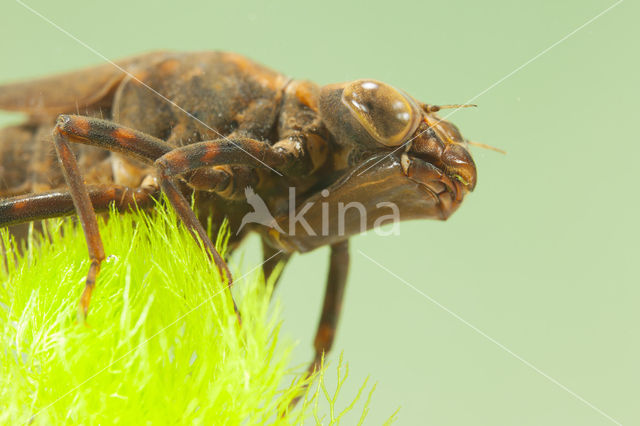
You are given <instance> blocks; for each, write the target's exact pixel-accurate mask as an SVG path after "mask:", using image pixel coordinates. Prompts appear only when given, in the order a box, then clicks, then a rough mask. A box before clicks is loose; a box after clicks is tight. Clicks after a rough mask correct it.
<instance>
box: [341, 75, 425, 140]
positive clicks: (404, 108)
mask: <svg viewBox="0 0 640 426" xmlns="http://www.w3.org/2000/svg"><path fill="white" fill-rule="evenodd" d="M342 102H343V103H344V104H345V105H346V106H347V108H349V110H350V111H351V113H352V114H353V115H354V116H355V118H356V119H357V120H358V122H359V123H360V124H361V125H362V127H364V128H365V129H366V131H367V133H369V134H370V135H371V136H372V137H373V138H374V139H375V140H376V141H378V142H380V143H381V144H383V145H386V146H398V145H400V144H401V143H402V142H403V141H404V140H405V139H406V138H407V137H408V136H409V135H410V134H412V133H413V132H414V131H415V130H416V129H417V128H418V124H420V117H421V114H420V113H419V109H418V107H417V105H416V104H415V102H414V101H413V100H412V99H411V98H409V97H408V96H406V95H404V94H403V93H401V92H400V91H398V90H396V89H395V88H393V87H391V86H389V85H388V84H384V83H381V82H379V81H375V80H357V81H354V82H353V83H351V84H349V85H348V86H347V87H345V89H344V92H343V93H342Z"/></svg>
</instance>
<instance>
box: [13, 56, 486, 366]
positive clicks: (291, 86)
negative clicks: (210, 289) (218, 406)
mask: <svg viewBox="0 0 640 426" xmlns="http://www.w3.org/2000/svg"><path fill="white" fill-rule="evenodd" d="M440 108H441V107H437V106H433V105H427V104H423V103H420V102H418V101H416V100H415V99H413V98H412V97H410V96H409V95H407V94H405V93H404V92H402V91H399V90H397V89H395V88H393V87H391V86H389V85H387V84H384V83H380V82H377V81H374V80H357V81H353V82H349V83H341V84H332V85H327V86H323V87H319V86H318V85H316V84H314V83H312V82H308V81H300V80H291V79H289V78H287V77H286V76H284V75H282V74H280V73H278V72H275V71H272V70H270V69H267V68H265V67H263V66H261V65H259V64H256V63H254V62H252V61H250V60H248V59H246V58H244V57H242V56H239V55H236V54H231V53H220V52H198V53H195V52H194V53H171V52H158V53H151V54H147V55H142V56H138V57H134V58H130V59H127V60H123V61H120V62H118V63H117V65H116V66H113V64H106V65H103V66H100V67H95V68H92V69H87V70H84V71H78V72H73V73H68V74H63V75H59V76H54V77H48V78H43V79H40V80H36V81H31V82H25V83H14V84H7V85H4V86H0V109H4V110H9V111H20V112H24V113H27V114H28V115H29V119H28V120H27V121H26V122H25V123H24V124H21V125H18V126H13V127H8V128H5V129H2V130H1V131H0V166H1V167H0V226H13V225H16V224H19V223H23V222H29V221H35V220H40V219H44V218H50V217H57V216H64V215H68V214H73V213H77V215H78V216H79V219H80V221H81V224H82V226H83V228H84V231H85V235H86V239H87V245H88V248H89V256H90V260H91V263H90V269H89V272H88V274H87V280H86V286H85V289H84V292H83V293H82V296H81V300H80V309H81V311H82V312H83V313H84V315H86V314H87V311H88V308H89V300H90V297H91V292H92V290H93V288H94V286H95V282H96V278H97V276H98V272H99V270H100V264H101V262H102V261H103V260H104V259H105V253H104V250H103V247H102V241H101V239H100V235H99V232H98V227H97V222H96V214H95V212H104V211H106V210H108V208H109V206H110V205H112V204H115V206H116V208H117V209H118V210H120V211H126V210H129V209H131V208H133V207H134V206H137V207H139V208H152V207H154V206H155V203H154V198H156V197H157V196H158V195H159V194H160V192H161V191H162V192H164V193H165V194H166V196H167V199H168V200H169V202H170V203H171V205H172V206H173V207H174V208H175V210H176V211H177V213H178V215H179V217H180V218H181V220H182V221H183V222H184V223H185V225H186V226H187V227H188V228H189V229H190V231H191V232H192V234H194V235H197V236H198V237H199V238H200V240H201V241H202V242H203V244H204V245H205V246H206V247H205V248H206V250H207V252H208V254H209V255H210V257H211V258H212V260H213V261H214V262H215V264H216V265H217V267H218V269H219V271H220V273H221V275H222V276H223V277H226V279H227V282H228V283H229V285H230V284H231V273H230V272H229V270H228V269H227V266H226V263H225V261H224V260H223V259H222V258H221V257H220V255H219V254H218V253H217V251H216V249H215V247H214V246H213V244H212V243H211V240H210V237H211V235H207V233H206V231H205V230H204V228H203V226H202V223H206V222H207V221H208V220H209V219H211V220H212V223H213V225H214V226H213V230H212V233H213V235H216V233H217V232H218V228H219V226H220V225H221V223H222V221H223V219H224V218H225V217H227V218H228V219H229V222H230V228H231V232H232V236H231V240H230V249H233V248H234V247H235V246H236V245H237V244H238V243H239V242H240V240H241V239H242V237H243V236H244V235H246V234H247V232H250V231H256V232H258V233H260V234H261V236H262V241H263V248H264V259H265V263H264V265H263V268H264V273H265V276H267V277H268V276H269V275H270V274H271V273H272V271H273V268H274V266H275V265H276V264H277V263H278V262H286V261H287V260H288V259H289V257H290V256H291V254H292V253H294V252H306V251H309V250H313V249H314V248H317V247H320V246H324V245H329V246H330V247H331V259H330V268H329V276H328V281H327V290H326V294H325V299H324V305H323V308H322V316H321V319H320V324H319V326H318V331H317V335H316V338H315V350H316V356H315V358H314V360H313V362H312V365H311V367H310V369H313V368H315V367H317V365H318V363H319V361H320V358H321V356H322V353H323V352H327V351H329V349H330V348H331V345H332V342H333V338H334V334H335V328H336V323H337V321H338V315H339V311H340V306H341V303H342V295H343V291H344V286H345V283H346V279H347V269H348V262H349V254H348V240H349V237H350V236H352V235H354V234H357V233H360V232H363V231H364V230H367V229H370V228H372V227H374V226H375V225H376V224H377V223H378V222H377V221H378V220H379V219H380V218H381V217H382V216H383V214H388V213H389V211H388V210H384V209H379V208H377V206H378V205H379V203H381V202H386V203H391V204H393V205H395V206H397V212H398V214H399V217H398V219H401V220H405V219H418V218H424V219H442V220H444V219H447V218H448V217H449V216H450V215H451V214H452V213H453V212H454V211H455V210H456V209H457V208H458V206H459V205H460V203H461V202H462V200H463V198H464V196H465V195H466V194H467V193H468V192H469V191H472V190H473V189H474V187H475V185H476V168H475V165H474V162H473V159H472V158H471V155H470V154H469V151H468V148H467V147H468V144H467V141H466V140H465V139H464V138H463V137H462V136H461V134H460V133H459V131H458V129H457V128H456V127H455V126H454V125H453V124H451V123H449V122H447V121H444V120H440V119H439V118H438V117H437V116H436V112H437V111H438V109H440ZM72 113H75V114H76V115H71V114H72ZM80 113H82V115H77V114H80ZM54 148H55V151H56V153H57V156H58V159H59V161H60V163H61V165H62V167H61V168H59V167H58V166H57V164H54V163H55V160H54V159H55V156H54V155H53V149H54ZM61 172H62V173H61ZM65 181H66V185H65ZM247 188H249V189H247ZM245 193H246V194H247V199H249V195H251V197H252V198H254V201H255V197H258V198H259V199H260V200H262V206H263V207H266V208H267V209H268V211H269V212H270V214H272V215H273V216H269V217H271V218H275V219H273V220H272V221H271V222H265V221H260V220H254V221H247V220H244V221H243V218H245V217H250V216H247V214H254V213H256V212H257V211H258V208H257V207H256V205H257V204H256V203H258V202H257V201H256V202H252V203H251V204H252V205H253V206H254V207H255V208H256V212H253V209H252V207H251V206H250V205H249V203H248V202H247V199H245ZM292 194H293V195H294V196H295V200H296V201H295V202H292V198H290V197H291V195H292ZM191 196H194V197H195V204H194V205H195V211H193V210H191V208H190V204H189V202H188V201H187V200H188V199H189V198H190V197H191ZM248 201H249V202H251V200H248ZM340 203H342V207H344V206H345V205H349V203H359V206H361V207H359V208H352V209H346V210H345V209H344V208H343V210H342V212H340V211H339V209H338V210H336V208H335V207H336V206H338V207H340ZM258 204H259V203H258ZM362 212H364V213H365V217H364V218H363V217H362ZM340 213H342V215H343V216H342V217H340ZM292 217H293V219H294V220H292ZM299 217H303V218H304V220H297V219H296V218H299ZM310 228H311V229H310Z"/></svg>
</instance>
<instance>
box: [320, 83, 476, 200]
mask: <svg viewBox="0 0 640 426" xmlns="http://www.w3.org/2000/svg"><path fill="white" fill-rule="evenodd" d="M319 108H320V114H321V115H322V118H323V121H324V123H325V124H326V126H327V128H328V129H329V131H330V132H331V134H332V135H333V136H334V138H335V141H336V142H337V143H338V144H340V145H342V146H353V147H359V148H360V149H364V150H367V151H368V150H371V152H372V153H373V154H372V155H376V154H378V153H380V152H385V151H386V152H390V153H392V154H393V155H394V156H396V157H400V156H402V155H403V156H404V157H403V160H402V164H403V168H404V170H405V174H407V177H409V178H411V177H412V176H410V173H409V172H410V171H412V170H413V171H414V172H417V170H418V169H421V168H422V169H425V168H429V166H423V167H420V166H418V164H421V163H427V164H429V165H430V166H434V167H435V168H437V169H438V170H439V171H440V172H442V174H444V175H445V177H447V178H449V179H450V180H452V181H453V182H454V184H455V185H456V186H457V187H458V192H461V194H459V195H457V196H456V198H457V199H458V200H459V201H461V200H462V198H461V197H462V196H463V195H464V194H462V192H464V193H466V192H468V191H472V190H473V189H474V187H475V185H476V179H477V174H476V167H475V163H474V161H473V158H472V157H471V154H470V153H469V151H468V144H467V142H466V140H465V139H464V138H463V137H462V135H461V134H460V131H459V130H458V128H457V127H456V126H455V125H453V124H452V123H450V122H448V121H445V120H442V119H440V118H439V117H438V116H437V115H436V111H438V110H439V107H435V106H431V105H426V104H422V103H420V102H417V101H416V100H414V99H413V98H412V97H410V96H409V95H407V94H406V93H404V92H402V91H400V90H397V89H395V88H393V87H392V86H389V85H388V84H385V83H381V82H379V81H375V80H356V81H353V82H350V83H338V84H332V85H327V86H324V87H323V88H322V89H321V92H320V100H319ZM434 173H435V172H434ZM415 178H416V177H415V175H414V180H415Z"/></svg>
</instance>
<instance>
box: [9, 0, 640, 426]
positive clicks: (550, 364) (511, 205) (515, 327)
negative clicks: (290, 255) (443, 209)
mask: <svg viewBox="0 0 640 426" xmlns="http://www.w3.org/2000/svg"><path fill="white" fill-rule="evenodd" d="M614 3H615V2H614V1H604V0H602V1H565V2H556V1H543V2H531V1H527V2H520V1H515V2H514V1H494V0H485V1H481V2H475V1H447V2H444V1H439V2H422V1H416V2H413V3H412V2H403V1H395V2H389V1H368V2H350V3H347V2H344V3H342V2H328V1H325V2H313V3H306V2H302V1H270V2H232V1H227V2H189V1H184V2H167V1H158V0H155V1H145V2H134V1H110V2H102V1H100V2H98V1H56V2H50V1H45V0H38V1H36V0H30V1H27V4H29V5H30V6H31V7H33V8H35V9H36V10H38V11H39V12H40V13H42V14H43V15H44V16H46V17H47V18H49V19H51V20H52V21H53V22H55V23H56V24H57V25H59V26H60V27H62V28H64V29H65V30H67V31H69V32H70V33H71V34H73V35H74V36H76V37H77V38H78V39H80V40H82V41H83V42H84V43H86V44H87V45H89V46H91V47H92V48H94V49H96V50H97V51H99V52H100V53H102V54H103V55H104V56H106V57H108V58H109V59H117V58H120V57H123V56H127V55H131V54H135V53H139V52H143V51H147V50H151V49H188V50H195V49H222V50H229V51H235V52H239V53H242V54H245V55H247V56H249V57H251V58H253V59H256V60H258V61H260V62H262V63H264V64H267V65H269V66H271V67H273V68H275V69H278V70H281V71H283V72H285V73H286V74H288V75H291V76H293V77H296V78H305V79H310V80H314V81H316V82H318V83H322V84H325V83H330V82H336V81H344V80H352V79H356V78H365V77H371V78H375V79H378V80H382V81H385V82H388V83H390V84H393V85H394V86H396V87H399V88H402V89H404V90H406V91H407V92H409V93H410V94H411V95H413V96H414V97H416V98H417V99H420V100H422V101H424V102H427V103H436V104H437V103H462V102H466V101H468V100H470V99H472V98H474V97H476V96H477V95H478V94H481V95H480V96H479V97H477V99H474V103H477V104H479V108H478V109H474V110H462V111H458V112H456V113H455V115H454V116H452V117H451V120H452V121H454V122H455V123H456V124H458V125H459V127H460V128H461V129H462V130H463V133H464V134H465V136H466V137H468V138H470V139H472V140H477V141H481V142H485V143H489V144H492V145H495V146H498V147H500V148H503V149H506V150H507V151H508V155H506V156H502V155H500V154H496V153H493V152H490V151H484V150H480V149H476V150H474V157H475V159H476V162H477V165H478V170H479V183H478V187H477V189H476V191H475V192H474V193H473V194H472V195H471V196H469V197H468V199H467V200H466V201H465V203H464V204H463V206H462V207H461V209H460V210H459V211H458V212H457V213H456V214H455V215H454V216H453V217H452V218H451V219H450V220H449V221H447V222H444V223H440V222H410V223H403V224H402V225H401V228H400V233H401V235H399V236H397V237H380V236H377V235H375V233H370V234H368V235H364V236H359V237H357V238H355V239H354V240H353V242H352V269H351V276H350V281H349V286H348V288H347V292H346V300H345V303H344V307H343V308H344V310H343V312H344V314H343V317H342V319H341V325H340V328H339V333H338V338H337V341H336V343H335V346H334V348H335V352H334V353H333V355H332V356H331V359H332V360H334V362H335V360H336V359H337V355H338V353H339V352H340V351H344V355H345V359H346V360H348V361H349V363H350V366H351V379H350V380H349V383H348V389H346V390H347V391H349V392H353V391H355V389H356V388H357V386H358V385H359V384H360V383H361V382H362V380H363V379H364V377H366V376H367V375H369V374H370V375H371V376H372V378H373V379H374V380H375V381H377V382H378V389H377V391H376V393H375V395H374V400H373V404H372V409H371V413H370V416H369V418H368V422H367V423H368V424H380V423H382V421H383V419H385V418H387V417H388V416H389V415H390V414H391V413H392V412H393V411H394V410H395V409H396V408H397V407H399V406H401V407H402V408H401V411H400V415H399V422H398V424H406V425H412V424H430V425H431V424H433V425H436V424H437V425H466V424H477V425H512V424H531V425H534V424H535V425H540V424H553V425H566V424H579V425H600V424H613V423H614V420H612V419H609V418H607V417H606V416H610V417H611V418H613V419H615V421H618V422H620V423H623V424H639V423H640V404H638V401H639V400H640V391H639V382H640V367H639V365H640V341H639V334H638V327H639V324H640V313H639V310H638V305H639V303H640V286H638V283H639V282H640V280H639V279H638V252H639V250H638V236H639V228H640V226H639V225H638V217H639V216H640V203H638V201H637V195H636V193H637V189H636V188H637V184H636V182H637V175H638V171H637V170H638V167H637V164H636V161H637V160H638V159H639V158H640V155H639V154H640V147H639V145H640V141H638V137H637V136H636V134H637V132H636V126H637V124H638V112H639V108H638V94H640V93H639V92H640V90H639V88H640V85H639V82H638V65H640V60H639V55H638V49H637V41H638V40H640V31H639V30H638V17H639V16H640V14H639V12H640V8H639V7H638V4H637V2H635V1H632V0H627V1H624V2H622V3H620V4H619V5H617V6H616V7H614V8H613V9H612V10H610V11H609V12H608V13H606V14H604V15H603V16H602V17H600V18H599V19H597V20H595V21H593V22H592V23H591V24H589V25H588V26H586V27H584V28H583V29H581V30H580V31H578V32H576V33H575V34H574V35H572V36H571V37H569V38H568V39H566V40H565V41H563V42H561V43H560V44H558V45H556V46H555V47H553V48H552V49H550V50H549V51H548V52H546V53H545V54H543V55H542V56H540V57H539V58H537V59H536V60H534V61H533V62H531V63H529V64H528V65H526V66H524V67H522V68H521V69H519V70H518V71H517V72H515V73H514V74H512V75H511V76H509V77H508V78H506V79H504V80H503V81H501V82H499V81H500V80H501V79H503V78H504V77H505V76H508V75H509V74H510V73H512V72H513V71H515V70H517V69H518V68H519V67H520V66H521V65H523V64H525V63H526V62H527V61H530V60H531V59H532V58H534V57H535V56H536V55H538V54H539V53H540V52H542V51H544V50H545V49H547V48H549V47H550V46H552V45H553V44H554V43H556V42H558V41H559V40H561V39H562V38H563V37H565V36H566V35H568V34H569V33H571V32H572V31H574V30H575V29H576V28H578V27H580V26H581V25H583V24H584V23H585V22H587V21H588V20H590V19H591V18H593V17H594V16H596V15H597V14H599V13H600V12H602V11H603V10H605V9H606V8H608V7H609V6H611V5H613V4H614ZM0 22H1V23H2V24H1V25H0V40H1V41H0V58H2V62H1V63H2V66H1V67H0V81H2V82H6V81H11V80H16V79H24V78H28V77H33V76H40V75H45V74H49V73H52V72H55V71H63V70H68V69H73V68H77V67H81V66H86V65H89V64H96V63H101V62H102V59H101V58H99V57H98V56H96V55H95V54H94V53H92V52H91V51H90V50H88V49H87V48H86V47H83V46H82V45H81V44H79V43H78V42H77V41H74V40H73V39H72V38H70V37H69V36H68V35H65V34H63V33H62V32H60V31H59V30H57V29H56V28H54V27H53V26H52V25H51V24H49V23H47V22H46V21H44V20H43V19H42V18H40V17H38V16H36V15H34V14H33V13H32V12H30V11H29V10H27V9H25V8H24V7H23V6H21V5H19V4H18V3H15V2H13V1H12V0H5V1H3V2H2V3H1V4H0ZM497 82H499V83H498V84H495V83H497ZM494 84H495V85H494ZM489 88H490V89H489ZM486 89H489V90H486ZM18 118H19V117H18V116H16V115H10V114H3V115H1V116H0V121H1V122H2V123H9V122H13V121H16V120H17V119H18ZM327 254H328V252H327V250H326V249H321V250H318V251H316V252H313V253H311V254H307V255H304V256H296V257H295V258H294V259H293V261H292V262H291V264H290V265H289V267H288V268H287V270H286V271H285V275H284V279H283V281H282V282H281V283H280V287H279V289H278V292H277V296H278V297H279V298H280V299H281V301H282V305H283V307H284V332H285V334H286V335H287V336H289V338H291V339H296V340H299V341H300V345H299V347H298V350H297V352H296V354H295V356H296V359H295V362H296V363H303V362H304V361H306V360H307V359H310V358H311V355H312V351H311V342H312V339H313V333H314V332H315V326H316V323H317V319H318V315H319V310H320V304H321V300H322V294H323V291H324V290H323V287H324V277H325V270H326V268H327ZM363 254H364V255H363ZM365 255H366V256H369V257H370V258H372V259H374V260H375V261H376V262H379V263H380V264H382V265H384V267H385V268H388V270H390V271H392V272H393V273H394V274H396V275H397V276H399V277H401V278H402V280H404V281H405V282H406V283H409V284H410V285H412V286H414V287H416V288H417V289H419V290H420V291H421V292H423V293H424V294H426V295H428V297H430V298H433V300H435V301H437V304H435V303H433V302H432V301H430V300H429V299H428V298H426V297H424V296H422V295H420V294H419V293H417V292H416V291H414V290H413V289H411V288H410V287H408V286H407V284H406V283H405V282H403V281H402V280H399V279H398V278H396V277H394V276H393V275H391V274H389V273H388V272H386V271H385V270H383V269H381V268H380V267H379V266H377V265H376V264H375V263H373V262H372V261H371V260H369V259H368V258H367V257H365ZM258 261H259V250H258V245H257V241H256V240H255V239H253V240H251V241H249V242H248V244H247V245H246V247H245V249H244V258H243V260H242V263H243V265H244V266H243V267H244V268H245V269H248V268H249V267H251V266H253V265H254V264H255V263H256V262H258ZM563 387H566V388H563ZM567 389H569V390H570V391H571V392H573V393H574V394H572V393H570V392H569V391H568V390H567ZM576 395H577V396H579V397H576ZM579 398H583V399H584V400H580V399H579ZM594 407H597V409H596V408H594ZM598 410H601V411H602V413H605V414H602V413H600V412H598ZM350 421H351V420H349V419H348V420H347V421H346V422H345V423H346V424H349V422H350Z"/></svg>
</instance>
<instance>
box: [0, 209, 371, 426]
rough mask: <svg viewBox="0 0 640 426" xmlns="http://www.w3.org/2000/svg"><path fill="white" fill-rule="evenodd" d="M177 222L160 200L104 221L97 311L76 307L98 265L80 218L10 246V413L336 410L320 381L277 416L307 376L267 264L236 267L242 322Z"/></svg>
mask: <svg viewBox="0 0 640 426" xmlns="http://www.w3.org/2000/svg"><path fill="white" fill-rule="evenodd" d="M175 223H176V218H175V217H174V216H173V214H172V213H171V212H167V211H164V210H160V213H159V214H156V215H154V216H151V217H149V216H146V215H144V214H135V215H134V214H132V215H125V216H118V217H116V216H115V215H114V216H113V217H112V218H111V219H110V220H109V222H108V225H104V224H101V230H102V236H103V240H104V244H105V250H106V253H107V254H110V255H111V256H110V257H109V258H108V259H107V261H106V262H105V263H104V264H103V267H102V271H101V273H100V276H99V280H98V285H97V287H96V289H95V291H94V295H93V300H92V301H91V308H90V313H89V318H88V322H87V324H83V322H82V321H80V322H79V321H78V317H77V303H78V300H79V296H80V293H81V292H82V288H83V281H84V277H85V274H86V271H87V269H88V259H87V254H86V253H87V252H86V244H85V241H84V236H83V234H82V231H81V230H80V229H79V228H78V227H77V226H75V225H73V224H72V223H71V222H70V221H63V220H53V221H50V222H49V223H48V225H47V229H48V233H47V235H48V236H47V237H41V236H38V237H32V238H30V241H29V243H28V244H27V246H26V248H25V250H24V255H20V256H19V255H17V254H16V250H10V251H9V253H8V254H7V256H8V262H7V263H6V264H5V265H4V267H3V268H0V282H1V283H3V284H2V285H1V286H0V345H1V350H0V423H2V424H20V423H22V424H24V423H26V422H30V423H31V424H36V425H39V424H141V423H148V424H206V425H209V424H231V425H235V424H240V423H243V424H270V423H274V422H275V423H283V424H288V423H296V424H300V423H303V421H304V420H305V419H309V420H310V421H312V422H313V421H316V422H325V421H330V422H331V424H337V423H338V422H339V417H340V414H336V412H335V407H336V406H337V404H336V403H337V397H335V396H331V397H329V393H328V392H327V390H326V389H325V387H324V381H316V385H313V386H312V387H311V390H310V391H309V392H308V393H307V395H306V397H305V399H304V403H302V404H299V407H298V408H297V409H296V410H294V411H293V412H291V413H287V414H286V415H285V416H284V417H282V418H278V416H277V414H276V413H278V412H281V411H282V410H283V409H284V408H285V407H287V406H288V403H289V401H291V399H293V398H294V397H295V396H296V395H298V394H299V393H301V392H302V391H303V389H304V383H303V382H302V380H301V374H300V371H299V369H298V370H296V371H295V372H294V371H292V370H291V369H290V368H289V358H290V354H291V351H292V349H293V344H292V343H290V342H287V343H283V342H280V341H279V321H280V320H279V317H278V312H277V310H276V311H275V312H274V309H271V308H270V303H269V300H270V292H271V288H272V286H271V285H265V283H264V282H263V279H262V278H261V273H260V270H259V268H256V269H255V270H253V271H248V272H247V273H246V274H245V276H242V277H240V276H238V277H236V282H235V285H236V288H235V289H234V294H235V297H236V300H238V301H239V308H240V310H241V312H242V319H243V323H242V326H241V327H240V326H239V325H238V323H237V321H236V317H235V315H234V312H233V307H232V304H231V299H230V297H229V294H228V292H227V291H226V289H225V286H224V285H223V284H222V283H221V282H220V280H219V278H218V276H217V273H216V270H215V268H214V267H212V266H211V264H210V262H209V261H208V259H207V258H206V256H205V255H204V253H203V251H202V250H201V249H200V248H199V247H198V245H197V244H196V243H195V241H193V239H192V238H191V237H190V235H189V234H188V233H187V232H186V231H185V230H184V229H183V228H182V226H175ZM38 235H40V234H38ZM2 238H3V242H4V245H5V247H10V246H11V244H13V243H12V242H11V241H10V239H9V237H8V235H7V233H6V232H3V233H2ZM223 240H224V239H221V238H219V239H218V242H217V244H218V246H219V247H220V249H221V250H224V241H223ZM340 368H342V361H341V362H340V365H339V371H338V373H339V375H340ZM345 378H346V377H345ZM342 380H343V379H342ZM341 383H342V382H340V383H339V385H341ZM365 386H366V383H365V384H364V385H363V387H362V388H361V390H360V392H359V393H358V395H357V397H359V396H360V393H362V392H363V390H364V388H365ZM371 391H373V389H371ZM322 395H325V396H326V398H324V397H322ZM369 398H370V397H369ZM357 399H358V398H356V399H355V400H354V404H355V402H356V400H357ZM319 401H320V402H319ZM368 403H369V400H367V401H366V402H365V408H364V412H363V416H364V415H365V414H366V411H367V406H368ZM322 404H325V408H322ZM347 404H348V403H347ZM318 405H320V407H318ZM327 405H328V409H327V408H326V406H327ZM352 405H353V404H352ZM347 408H348V409H350V406H349V405H347ZM323 409H324V410H325V411H328V412H329V414H328V415H326V416H325V417H323V418H321V417H319V414H318V413H319V412H320V411H322V410H323ZM363 418H364V417H363Z"/></svg>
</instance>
